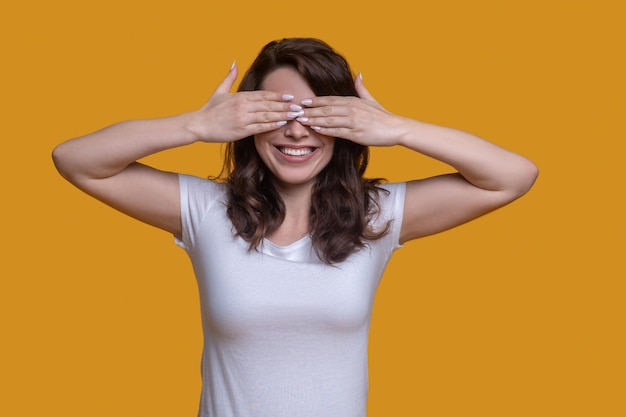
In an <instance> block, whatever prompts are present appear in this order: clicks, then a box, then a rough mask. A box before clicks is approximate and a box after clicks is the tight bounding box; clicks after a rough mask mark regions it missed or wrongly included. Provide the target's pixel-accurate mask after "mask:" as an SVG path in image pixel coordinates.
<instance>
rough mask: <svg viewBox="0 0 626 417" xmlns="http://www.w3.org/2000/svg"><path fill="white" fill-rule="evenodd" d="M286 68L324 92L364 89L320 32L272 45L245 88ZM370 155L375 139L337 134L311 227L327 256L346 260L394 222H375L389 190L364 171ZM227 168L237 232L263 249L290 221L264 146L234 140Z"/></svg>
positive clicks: (318, 185)
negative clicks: (263, 156) (262, 153)
mask: <svg viewBox="0 0 626 417" xmlns="http://www.w3.org/2000/svg"><path fill="white" fill-rule="evenodd" d="M281 67H290V68H293V69H295V70H296V71H297V72H298V73H300V74H301V75H302V76H303V77H304V78H305V79H306V80H307V82H308V83H309V86H310V87H311V90H313V92H314V93H315V95H317V96H329V95H335V96H357V92H356V89H355V87H354V81H353V78H352V71H351V70H350V66H349V65H348V62H347V61H346V60H345V58H343V57H342V56H341V55H340V54H338V53H337V52H335V51H334V50H333V49H332V48H331V47H330V46H329V45H328V44H326V43H325V42H323V41H321V40H318V39H313V38H287V39H282V40H280V41H272V42H270V43H268V44H267V45H265V46H264V47H263V49H262V50H261V52H260V53H259V55H258V56H257V58H256V59H255V61H254V62H253V63H252V65H251V67H250V69H248V71H247V72H246V73H245V75H244V76H243V79H242V81H241V83H240V85H239V89H238V91H254V90H259V89H261V85H262V83H263V81H264V80H265V78H266V77H267V76H268V75H269V74H270V73H271V72H272V71H274V70H276V69H278V68H281ZM368 161H369V149H368V147H367V146H363V145H359V144H357V143H355V142H351V141H349V140H346V139H341V138H336V139H335V144H334V149H333V155H332V158H331V161H330V162H329V164H328V165H327V166H326V167H325V168H324V169H323V170H322V171H321V172H320V173H319V174H318V177H317V178H316V182H315V184H314V186H313V191H312V195H311V211H310V215H309V219H310V226H309V227H310V236H311V240H312V244H313V248H314V250H315V252H316V254H317V256H318V257H319V258H320V259H321V260H322V261H323V262H325V263H328V264H335V263H338V262H342V261H344V260H345V259H346V258H347V257H348V256H350V254H352V253H353V252H355V251H357V250H359V249H362V248H363V247H365V246H366V244H367V243H366V242H367V241H371V240H376V239H380V238H382V237H383V236H384V235H386V234H387V232H388V230H389V226H390V223H389V222H388V223H387V224H385V225H384V226H382V227H380V228H379V230H374V228H373V222H374V220H375V219H376V216H377V215H378V213H379V212H380V205H379V193H380V192H386V191H385V190H384V189H382V188H380V187H378V184H380V182H381V181H382V180H381V179H366V178H364V177H363V175H364V173H365V169H366V168H367V164H368ZM224 173H225V174H226V175H225V178H224V182H225V184H226V187H227V202H226V204H227V214H228V217H229V219H230V220H231V222H232V224H233V227H234V229H235V233H236V235H238V236H240V237H241V238H243V239H244V240H245V241H246V242H248V243H249V249H250V250H256V249H257V248H258V247H259V245H261V244H262V242H263V239H264V238H265V237H266V236H268V235H271V234H272V233H273V232H274V231H276V230H277V229H278V227H279V226H280V225H281V224H282V222H283V220H284V218H285V204H284V202H283V200H282V198H281V196H280V194H279V193H278V191H277V189H276V187H275V185H274V182H273V178H272V173H271V172H270V171H269V169H268V168H267V167H266V166H265V164H264V163H263V161H262V160H261V158H260V156H259V155H258V153H257V151H256V148H255V146H254V137H253V136H249V137H247V138H244V139H242V140H239V141H237V142H232V143H228V144H227V145H226V151H225V158H224V167H223V169H222V174H224ZM222 174H220V176H222Z"/></svg>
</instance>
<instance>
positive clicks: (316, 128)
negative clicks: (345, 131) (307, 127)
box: [311, 126, 321, 130]
mask: <svg viewBox="0 0 626 417" xmlns="http://www.w3.org/2000/svg"><path fill="white" fill-rule="evenodd" d="M311 129H313V130H320V129H321V127H319V126H311Z"/></svg>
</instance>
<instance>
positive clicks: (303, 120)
mask: <svg viewBox="0 0 626 417" xmlns="http://www.w3.org/2000/svg"><path fill="white" fill-rule="evenodd" d="M296 120H297V121H299V122H308V121H309V118H308V117H298V118H297V119H296Z"/></svg>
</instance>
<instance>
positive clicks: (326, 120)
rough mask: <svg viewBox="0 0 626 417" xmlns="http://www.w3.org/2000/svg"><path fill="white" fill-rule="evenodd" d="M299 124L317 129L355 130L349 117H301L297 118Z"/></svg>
mask: <svg viewBox="0 0 626 417" xmlns="http://www.w3.org/2000/svg"><path fill="white" fill-rule="evenodd" d="M296 120H297V121H298V122H300V123H301V124H303V125H305V126H309V127H311V128H313V126H316V127H324V128H344V129H353V128H354V123H353V122H352V119H350V118H349V117H340V116H339V117H335V116H330V117H306V116H301V117H298V118H296Z"/></svg>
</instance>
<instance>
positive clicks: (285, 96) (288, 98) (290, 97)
mask: <svg viewBox="0 0 626 417" xmlns="http://www.w3.org/2000/svg"><path fill="white" fill-rule="evenodd" d="M283 100H287V101H289V100H293V96H292V95H291V94H283Z"/></svg>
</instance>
